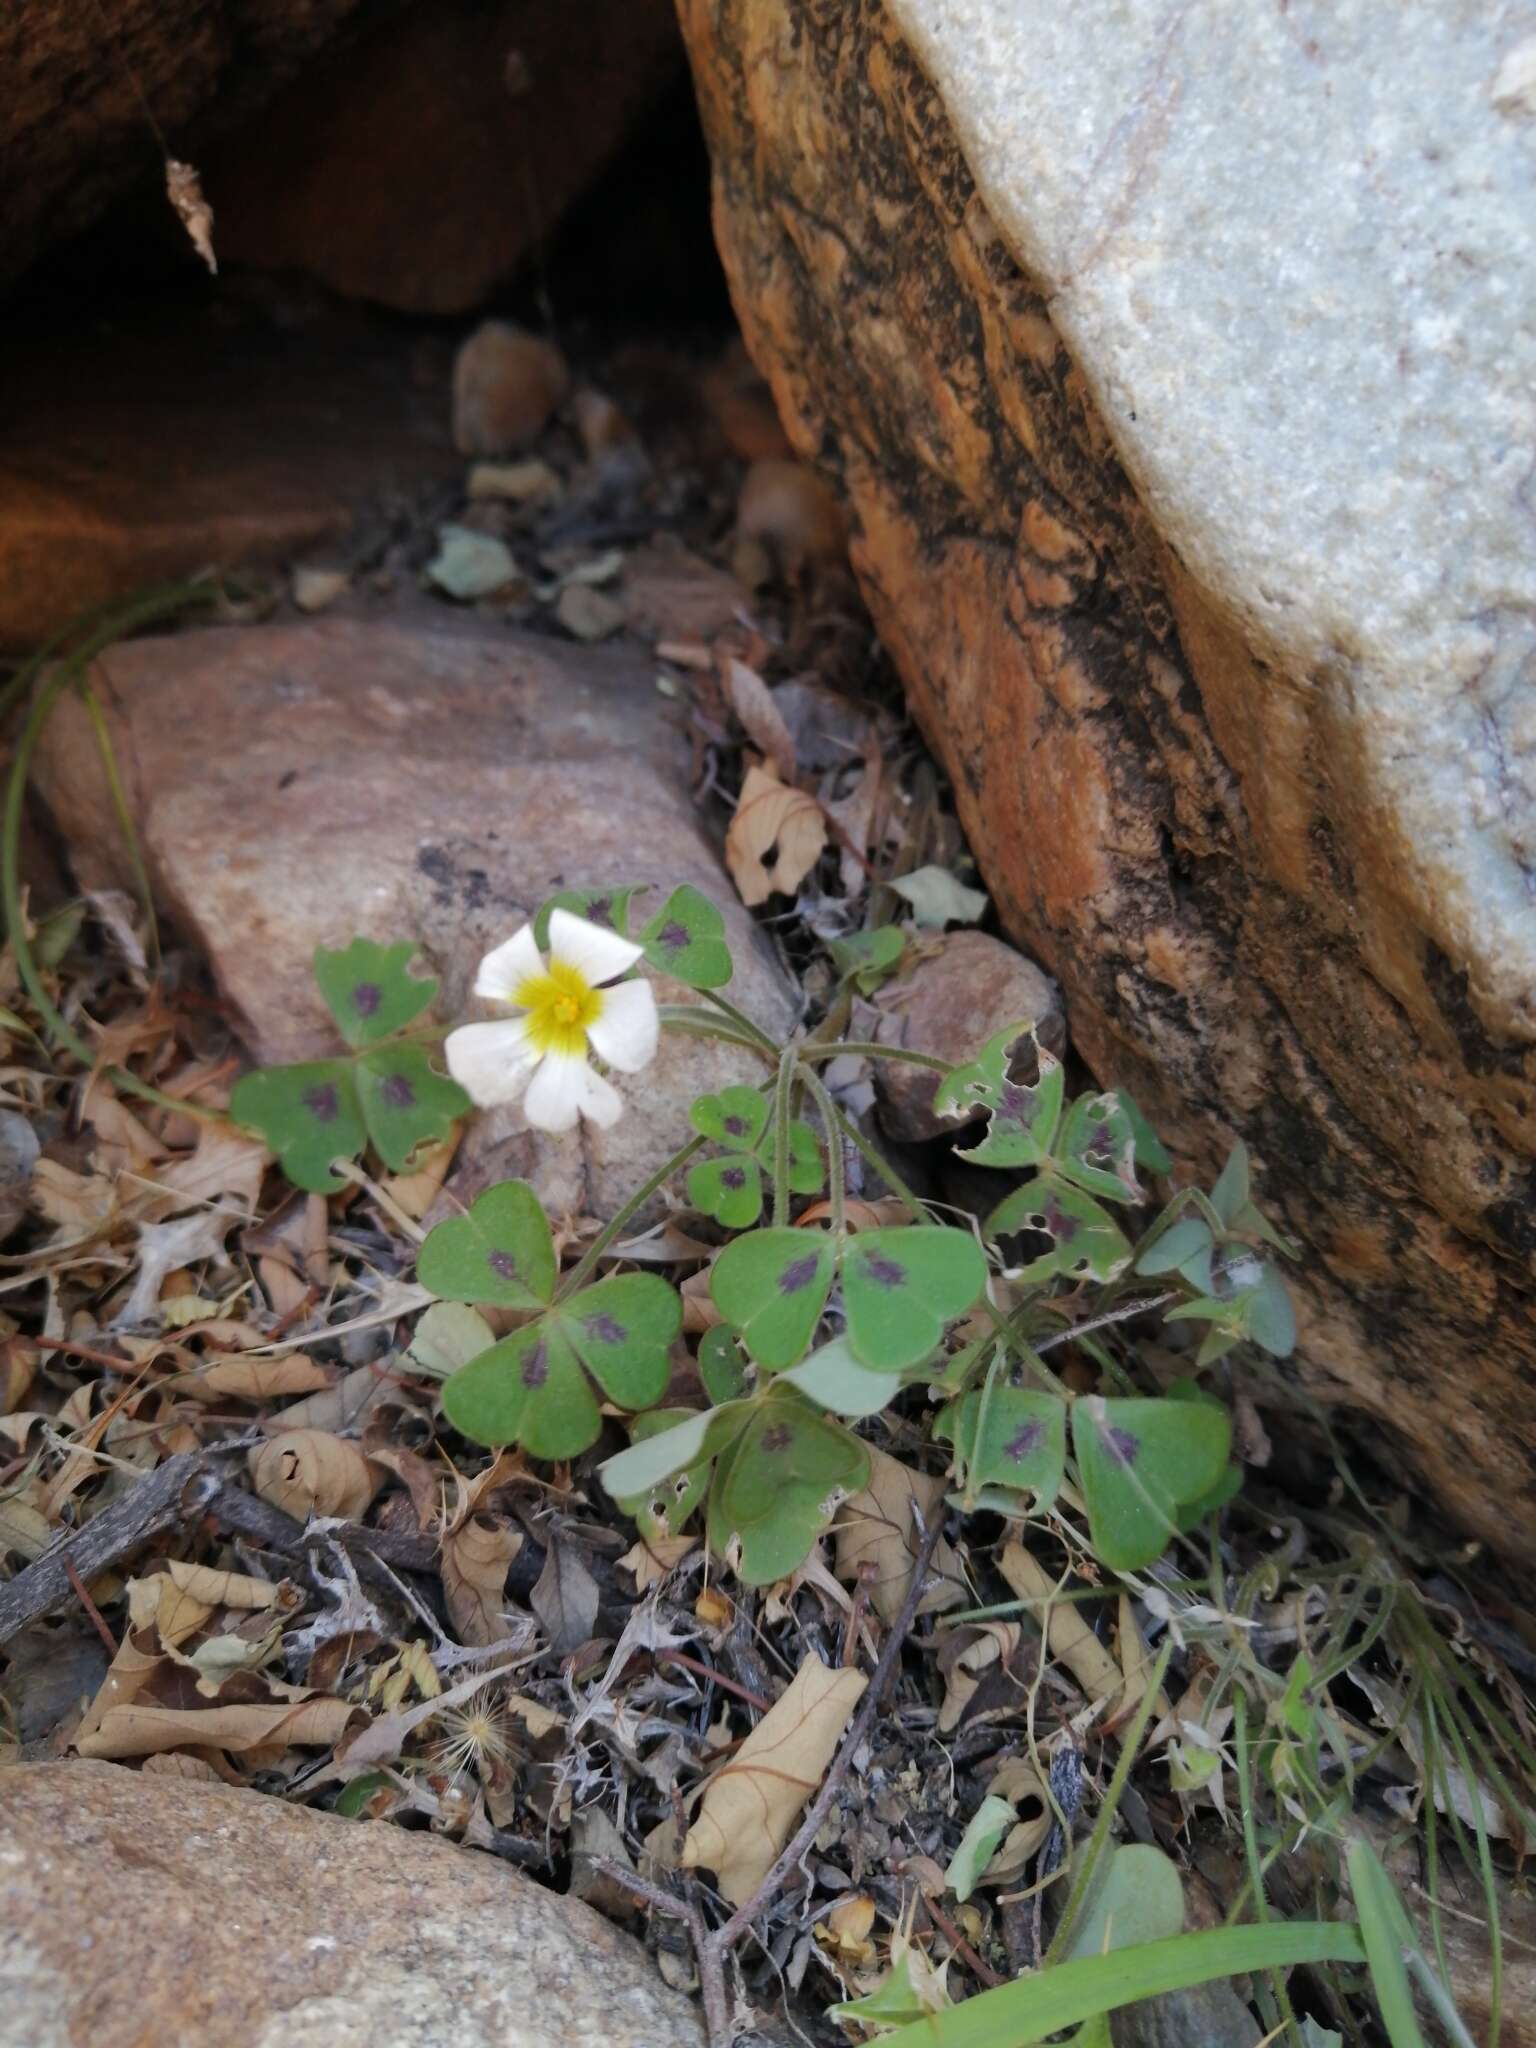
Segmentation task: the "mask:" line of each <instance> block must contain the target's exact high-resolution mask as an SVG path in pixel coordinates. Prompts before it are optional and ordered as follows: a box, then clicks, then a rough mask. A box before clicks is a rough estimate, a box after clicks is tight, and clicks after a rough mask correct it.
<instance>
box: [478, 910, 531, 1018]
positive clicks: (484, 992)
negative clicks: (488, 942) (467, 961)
mask: <svg viewBox="0 0 1536 2048" xmlns="http://www.w3.org/2000/svg"><path fill="white" fill-rule="evenodd" d="M543 972H544V962H543V961H542V960H541V959H540V958H539V949H538V947H537V946H536V945H535V944H534V943H533V926H532V925H531V924H525V925H524V926H523V928H522V930H521V931H520V932H514V933H513V934H512V936H511V938H510V939H508V940H507V942H506V944H505V945H504V946H498V947H497V948H496V950H495V952H494V953H487V954H486V956H485V958H484V959H483V960H482V961H481V962H480V972H479V973H478V974H477V975H476V976H475V994H476V995H477V996H483V997H486V998H487V999H488V1000H489V1001H491V1002H494V1003H510V1002H513V1001H514V1000H515V995H514V991H515V990H517V989H520V988H521V987H522V985H523V983H524V982H525V981H526V980H527V979H528V977H529V976H530V975H531V974H542V973H543Z"/></svg>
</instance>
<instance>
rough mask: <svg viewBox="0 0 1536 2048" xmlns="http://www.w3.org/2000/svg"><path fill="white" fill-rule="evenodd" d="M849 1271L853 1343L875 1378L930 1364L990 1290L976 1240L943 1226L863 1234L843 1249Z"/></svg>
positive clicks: (847, 1302)
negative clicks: (954, 1322) (949, 1329)
mask: <svg viewBox="0 0 1536 2048" xmlns="http://www.w3.org/2000/svg"><path fill="white" fill-rule="evenodd" d="M842 1271H843V1306H844V1308H845V1309H846V1310H847V1313H848V1341H849V1343H850V1345H851V1346H852V1348H853V1355H854V1357H855V1358H856V1359H857V1360H858V1361H859V1363H860V1365H862V1366H864V1367H865V1368H866V1369H867V1370H868V1371H871V1372H900V1371H901V1370H902V1369H903V1368H904V1367H905V1366H909V1365H916V1364H917V1363H918V1362H919V1360H921V1359H924V1358H926V1357H927V1356H928V1354H929V1353H930V1352H931V1351H933V1350H934V1349H935V1348H936V1346H937V1345H938V1342H939V1339H940V1338H941V1337H942V1336H943V1334H944V1325H945V1324H946V1323H947V1322H949V1321H951V1319H952V1318H953V1317H955V1316H959V1315H964V1313H965V1311H966V1310H967V1309H968V1308H970V1307H971V1306H972V1305H973V1304H974V1302H975V1301H976V1299H977V1297H978V1296H979V1295H980V1293H981V1291H982V1289H983V1287H985V1285H986V1282H987V1261H986V1258H985V1256H984V1254H983V1252H982V1249H981V1246H980V1245H979V1244H977V1242H976V1240H975V1238H973V1237H972V1236H971V1235H970V1233H969V1231H965V1230H951V1229H948V1228H947V1227H946V1226H945V1225H943V1224H938V1223H933V1224H928V1223H923V1224H916V1225H914V1226H913V1227H912V1228H911V1229H906V1230H899V1229H898V1230H865V1231H861V1232H860V1233H859V1235H858V1236H857V1237H853V1238H850V1239H849V1240H848V1241H847V1243H846V1245H845V1246H844V1248H843V1258H842Z"/></svg>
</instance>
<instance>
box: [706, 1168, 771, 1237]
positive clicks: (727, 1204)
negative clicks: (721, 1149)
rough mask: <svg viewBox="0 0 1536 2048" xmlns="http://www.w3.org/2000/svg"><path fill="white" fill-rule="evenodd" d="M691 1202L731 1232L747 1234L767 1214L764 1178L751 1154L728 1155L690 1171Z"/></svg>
mask: <svg viewBox="0 0 1536 2048" xmlns="http://www.w3.org/2000/svg"><path fill="white" fill-rule="evenodd" d="M688 1199H689V1201H690V1202H691V1203H692V1204H693V1206H694V1208H695V1209H698V1210H700V1211H701V1212H702V1213H703V1214H704V1215H706V1216H713V1218H714V1219H715V1221H716V1222H717V1223H723V1224H724V1225H725V1227H726V1229H727V1230H747V1229H750V1227H751V1226H752V1225H753V1224H754V1223H755V1222H756V1221H757V1219H758V1217H759V1216H761V1214H762V1213H763V1174H762V1168H761V1167H760V1166H759V1165H758V1163H757V1161H756V1160H755V1159H754V1158H753V1157H752V1156H751V1154H750V1153H747V1152H726V1153H724V1154H723V1155H722V1156H721V1157H720V1158H718V1159H704V1160H701V1161H700V1162H699V1164H698V1165H697V1166H691V1167H689V1169H688Z"/></svg>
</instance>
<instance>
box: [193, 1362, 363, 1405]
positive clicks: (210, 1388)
mask: <svg viewBox="0 0 1536 2048" xmlns="http://www.w3.org/2000/svg"><path fill="white" fill-rule="evenodd" d="M333 1377H334V1374H333V1369H332V1368H331V1367H330V1366H328V1365H322V1364H321V1362H320V1360H319V1359H318V1358H308V1357H306V1356H305V1354H304V1353H303V1352H302V1351H288V1352H284V1353H283V1354H281V1355H280V1356H279V1357H277V1358H216V1359H214V1360H213V1361H212V1363H211V1364H209V1365H205V1366H202V1367H201V1368H199V1370H198V1372H197V1374H196V1379H197V1384H198V1386H199V1387H201V1388H202V1390H203V1391H204V1392H205V1393H209V1394H217V1395H218V1396H219V1397H220V1399H221V1400H223V1399H232V1400H236V1401H279V1400H282V1399H283V1398H284V1397H285V1396H286V1395H289V1394H313V1393H318V1392H319V1390H320V1389H321V1388H322V1387H328V1386H330V1384H331V1382H332V1379H333Z"/></svg>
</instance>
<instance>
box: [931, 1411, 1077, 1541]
mask: <svg viewBox="0 0 1536 2048" xmlns="http://www.w3.org/2000/svg"><path fill="white" fill-rule="evenodd" d="M933 1433H934V1435H935V1436H937V1437H939V1438H941V1439H942V1440H943V1441H944V1442H945V1443H949V1444H953V1445H954V1448H955V1465H956V1468H957V1470H958V1472H959V1474H960V1477H961V1481H962V1484H963V1486H964V1488H965V1490H966V1492H967V1493H968V1494H969V1493H973V1492H974V1491H975V1490H976V1489H977V1488H979V1487H983V1486H1002V1487H1006V1488H1007V1489H1008V1490H1009V1491H1010V1492H1012V1493H1033V1494H1034V1496H1035V1506H1036V1509H1037V1510H1038V1511H1039V1512H1041V1513H1043V1512H1044V1511H1045V1509H1047V1508H1048V1507H1049V1506H1050V1505H1051V1503H1052V1501H1054V1500H1055V1498H1056V1495H1057V1493H1058V1492H1059V1491H1060V1489H1061V1482H1062V1477H1063V1475H1064V1473H1065V1471H1066V1462H1067V1409H1066V1403H1065V1402H1064V1401H1062V1400H1061V1399H1060V1398H1059V1396H1057V1395H1055V1394H1049V1393H1046V1392H1045V1391H1044V1389H1043V1388H1040V1389H1037V1388H1033V1387H1010V1386H998V1385H995V1384H994V1385H992V1386H987V1387H978V1388H976V1389H975V1390H974V1391H973V1392H971V1393H969V1394H966V1395H964V1396H962V1398H961V1399H960V1400H958V1401H951V1402H950V1404H949V1406H948V1407H947V1408H946V1409H945V1410H944V1412H943V1414H942V1415H940V1417H939V1419H938V1421H937V1422H936V1423H935V1424H934V1432H933Z"/></svg>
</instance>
